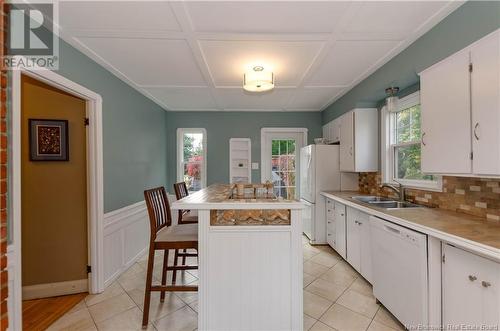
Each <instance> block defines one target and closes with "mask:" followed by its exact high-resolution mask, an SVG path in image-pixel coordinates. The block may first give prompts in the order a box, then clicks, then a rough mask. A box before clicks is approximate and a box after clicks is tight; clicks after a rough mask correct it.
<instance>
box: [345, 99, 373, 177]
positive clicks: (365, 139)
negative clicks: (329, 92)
mask: <svg viewBox="0 0 500 331" xmlns="http://www.w3.org/2000/svg"><path fill="white" fill-rule="evenodd" d="M339 121H340V171H345V172H373V171H378V146H379V144H378V139H379V137H378V112H377V109H376V108H359V109H353V110H351V111H349V112H347V113H345V114H344V115H342V116H341V117H340V120H339Z"/></svg>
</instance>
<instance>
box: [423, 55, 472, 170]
mask: <svg viewBox="0 0 500 331" xmlns="http://www.w3.org/2000/svg"><path fill="white" fill-rule="evenodd" d="M468 68H469V54H468V53H467V52H464V53H460V54H456V56H454V57H451V58H448V59H446V60H444V61H443V62H440V63H439V64H438V65H436V66H434V67H431V68H429V69H428V70H426V71H424V72H422V74H421V75H420V81H421V85H420V88H421V93H420V103H421V109H422V171H423V172H429V173H450V174H466V173H470V172H471V162H470V153H471V139H470V133H469V132H470V106H469V102H470V101H469V69H468Z"/></svg>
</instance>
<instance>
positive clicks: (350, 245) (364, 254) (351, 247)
mask: <svg viewBox="0 0 500 331" xmlns="http://www.w3.org/2000/svg"><path fill="white" fill-rule="evenodd" d="M346 213H347V262H349V263H350V264H351V265H352V266H353V267H354V269H356V270H357V271H358V272H359V273H360V274H361V275H362V276H363V277H364V278H365V279H366V280H367V281H369V282H370V283H371V282H372V259H371V251H370V215H368V214H366V213H363V212H361V211H359V210H356V209H354V208H351V207H347V210H346Z"/></svg>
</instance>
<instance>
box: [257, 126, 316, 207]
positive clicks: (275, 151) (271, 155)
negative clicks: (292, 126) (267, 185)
mask: <svg viewBox="0 0 500 331" xmlns="http://www.w3.org/2000/svg"><path fill="white" fill-rule="evenodd" d="M264 130H266V131H263V137H262V138H263V139H262V142H261V148H262V172H261V181H262V182H265V181H267V180H269V181H271V182H272V183H273V184H274V193H275V194H276V196H280V197H283V198H285V199H298V198H299V192H300V191H299V190H300V175H299V169H300V155H299V153H300V149H301V148H302V147H304V145H305V142H306V141H307V137H306V134H305V132H298V131H295V132H294V131H292V130H291V131H289V132H288V131H286V129H283V130H277V131H271V130H270V129H264Z"/></svg>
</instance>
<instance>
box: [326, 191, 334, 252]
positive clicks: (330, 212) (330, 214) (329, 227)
mask: <svg viewBox="0 0 500 331" xmlns="http://www.w3.org/2000/svg"><path fill="white" fill-rule="evenodd" d="M335 232H336V228H335V203H334V201H333V200H330V199H326V242H327V243H328V245H330V246H331V247H332V248H334V249H335Z"/></svg>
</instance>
